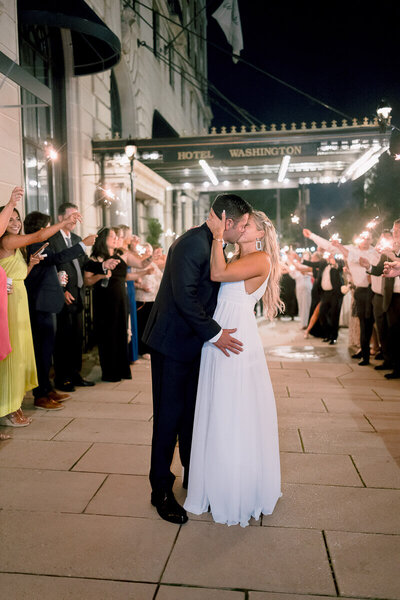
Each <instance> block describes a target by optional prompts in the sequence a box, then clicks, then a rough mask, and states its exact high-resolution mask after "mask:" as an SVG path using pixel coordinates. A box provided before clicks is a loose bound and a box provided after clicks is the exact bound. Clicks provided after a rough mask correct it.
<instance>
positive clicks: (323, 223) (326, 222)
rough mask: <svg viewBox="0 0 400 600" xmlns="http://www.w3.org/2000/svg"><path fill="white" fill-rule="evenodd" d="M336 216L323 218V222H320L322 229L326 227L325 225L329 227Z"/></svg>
mask: <svg viewBox="0 0 400 600" xmlns="http://www.w3.org/2000/svg"><path fill="white" fill-rule="evenodd" d="M334 218H335V217H334V216H332V217H330V219H322V221H321V224H320V227H321V229H324V227H328V225H329V224H330V223H331V222H332V221H333V219H334Z"/></svg>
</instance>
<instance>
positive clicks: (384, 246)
mask: <svg viewBox="0 0 400 600" xmlns="http://www.w3.org/2000/svg"><path fill="white" fill-rule="evenodd" d="M376 248H377V250H378V251H379V252H382V251H383V250H393V245H392V240H388V239H387V238H382V239H381V240H380V242H379V244H377V245H376Z"/></svg>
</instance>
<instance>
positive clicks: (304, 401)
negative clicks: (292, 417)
mask: <svg viewBox="0 0 400 600" xmlns="http://www.w3.org/2000/svg"><path fill="white" fill-rule="evenodd" d="M276 408H277V411H278V413H285V412H287V413H298V412H306V413H310V412H320V413H326V412H327V410H326V408H325V406H324V404H323V402H322V400H321V399H320V398H276Z"/></svg>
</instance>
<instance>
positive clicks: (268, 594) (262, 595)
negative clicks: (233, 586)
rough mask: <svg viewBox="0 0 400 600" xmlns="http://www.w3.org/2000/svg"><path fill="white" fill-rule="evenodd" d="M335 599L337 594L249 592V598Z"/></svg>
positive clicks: (259, 599)
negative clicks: (305, 594) (312, 594)
mask: <svg viewBox="0 0 400 600" xmlns="http://www.w3.org/2000/svg"><path fill="white" fill-rule="evenodd" d="M333 598H335V600H337V596H309V595H307V596H303V595H301V596H300V595H298V594H290V595H288V594H274V593H273V592H249V600H333ZM340 600H362V599H361V598H343V596H340Z"/></svg>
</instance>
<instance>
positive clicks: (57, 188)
mask: <svg viewBox="0 0 400 600" xmlns="http://www.w3.org/2000/svg"><path fill="white" fill-rule="evenodd" d="M19 44H20V48H19V50H20V64H21V66H22V67H24V68H25V69H26V70H27V71H28V72H29V73H31V75H33V76H34V77H36V79H38V80H39V81H40V82H41V83H43V84H44V85H46V86H48V87H50V88H51V90H52V97H53V98H52V100H53V106H52V107H51V108H50V107H49V106H46V105H43V106H40V105H41V104H42V102H41V100H39V99H38V98H36V96H33V95H32V94H31V93H30V92H28V91H26V90H25V89H23V88H21V100H22V105H23V107H22V132H23V152H24V175H25V189H26V210H27V212H31V211H33V210H39V211H40V212H44V213H46V214H51V215H54V208H55V207H54V198H55V197H60V198H63V197H64V193H65V192H66V187H67V184H66V181H67V164H66V152H62V150H61V149H62V148H63V147H64V146H65V143H64V142H65V140H66V123H65V91H64V68H63V64H64V58H63V54H62V46H61V39H60V35H59V32H58V31H57V30H55V29H51V30H50V29H48V28H47V27H42V26H39V25H29V26H27V25H20V27H19ZM35 105H37V106H35ZM51 145H52V146H53V147H54V149H55V150H56V151H57V153H58V157H57V161H54V163H53V160H52V159H51V158H50V157H49V149H50V148H51ZM61 201H62V200H61Z"/></svg>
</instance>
